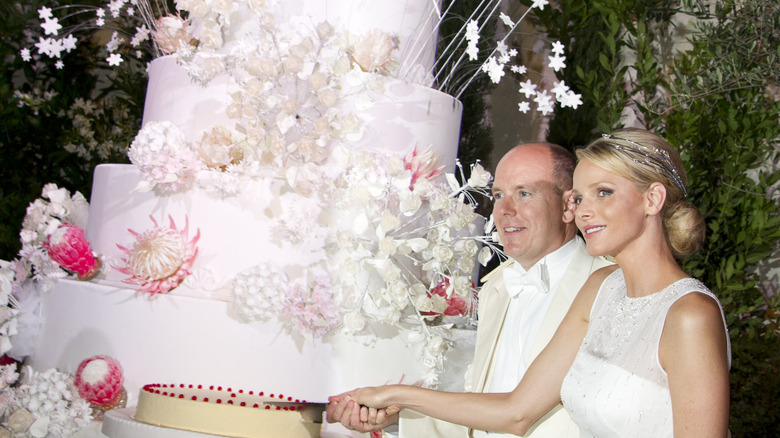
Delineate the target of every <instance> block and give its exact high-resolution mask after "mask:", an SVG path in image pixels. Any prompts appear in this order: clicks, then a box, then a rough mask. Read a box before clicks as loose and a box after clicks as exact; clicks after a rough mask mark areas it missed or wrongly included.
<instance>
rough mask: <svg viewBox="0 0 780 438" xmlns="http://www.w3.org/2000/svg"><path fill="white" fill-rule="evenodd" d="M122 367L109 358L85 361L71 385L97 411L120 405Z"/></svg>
mask: <svg viewBox="0 0 780 438" xmlns="http://www.w3.org/2000/svg"><path fill="white" fill-rule="evenodd" d="M123 383H124V376H123V373H122V366H121V365H120V364H119V362H117V361H116V360H115V359H114V358H112V357H109V356H94V357H91V358H89V359H85V360H83V361H82V362H81V364H79V367H78V369H76V375H75V378H74V380H73V384H74V385H75V386H76V389H78V391H79V395H80V396H81V397H82V398H83V399H84V400H86V401H88V402H89V403H90V404H91V405H92V406H93V407H95V408H97V409H99V410H103V411H105V410H109V409H113V408H115V407H117V406H119V405H120V403H121V402H122V401H123V400H122V396H123V395H124V388H123V386H122V385H123Z"/></svg>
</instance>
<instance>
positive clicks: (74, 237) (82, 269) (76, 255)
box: [43, 222, 101, 280]
mask: <svg viewBox="0 0 780 438" xmlns="http://www.w3.org/2000/svg"><path fill="white" fill-rule="evenodd" d="M43 246H44V248H46V251H47V252H48V254H49V257H51V259H52V260H54V261H55V262H57V264H59V265H60V266H62V267H63V268H65V269H67V270H68V271H71V272H74V273H75V274H76V275H77V276H78V278H79V279H80V280H89V279H91V278H92V277H94V276H95V275H97V273H98V272H100V266H101V263H100V259H98V258H97V257H95V256H94V254H92V248H90V246H89V242H88V241H87V238H86V237H85V236H84V230H82V229H81V228H79V227H77V226H75V225H71V224H69V223H67V222H65V223H63V224H62V225H60V226H59V227H58V228H57V230H55V231H54V232H53V233H51V234H50V235H49V239H48V241H46V242H44V243H43Z"/></svg>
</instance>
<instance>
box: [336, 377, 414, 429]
mask: <svg viewBox="0 0 780 438" xmlns="http://www.w3.org/2000/svg"><path fill="white" fill-rule="evenodd" d="M383 392H384V391H383V390H382V388H381V387H380V388H362V389H356V390H352V391H349V392H346V393H344V394H339V395H335V396H332V397H329V398H328V401H329V402H330V404H329V405H328V408H327V410H326V413H327V421H328V422H329V423H335V422H339V423H341V424H342V425H343V426H344V427H346V428H348V429H351V430H356V431H359V432H373V431H376V430H380V429H383V428H385V427H387V426H389V425H391V424H397V423H398V415H397V414H398V411H400V409H399V408H398V407H397V406H395V407H392V408H391V409H390V412H388V410H387V409H383V408H381V407H380V408H377V406H382V405H383V401H382V400H383V398H382V397H383V396H382V394H383ZM361 401H362V402H361Z"/></svg>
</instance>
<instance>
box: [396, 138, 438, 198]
mask: <svg viewBox="0 0 780 438" xmlns="http://www.w3.org/2000/svg"><path fill="white" fill-rule="evenodd" d="M404 169H405V170H410V171H411V172H412V181H411V182H410V183H409V189H410V190H411V189H413V188H414V183H415V182H417V180H418V179H420V178H425V179H427V180H432V179H434V178H436V177H437V176H439V175H441V174H442V173H443V172H444V166H439V154H438V153H436V151H434V150H432V149H431V148H430V147H429V148H428V149H427V150H426V151H425V152H424V153H422V154H418V153H417V146H415V147H414V149H413V150H412V151H410V152H409V153H408V154H406V156H405V157H404Z"/></svg>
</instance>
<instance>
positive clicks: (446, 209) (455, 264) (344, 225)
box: [230, 150, 504, 384]
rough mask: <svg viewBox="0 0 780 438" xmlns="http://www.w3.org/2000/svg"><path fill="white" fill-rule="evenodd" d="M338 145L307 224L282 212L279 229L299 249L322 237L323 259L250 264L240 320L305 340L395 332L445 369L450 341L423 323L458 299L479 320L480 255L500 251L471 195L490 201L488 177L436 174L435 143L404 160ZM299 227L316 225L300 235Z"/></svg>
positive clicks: (238, 298)
mask: <svg viewBox="0 0 780 438" xmlns="http://www.w3.org/2000/svg"><path fill="white" fill-rule="evenodd" d="M340 152H341V153H343V154H345V155H349V156H350V159H348V160H346V162H345V163H346V164H345V165H344V167H343V168H342V169H341V170H340V171H339V172H334V175H335V176H331V177H330V178H329V179H325V180H322V181H320V182H319V183H318V184H317V185H316V187H315V188H314V190H312V193H313V196H314V200H315V201H316V202H315V203H314V205H315V206H314V207H309V208H312V209H313V210H312V211H311V212H309V213H308V214H309V216H308V220H306V219H303V217H302V216H293V217H292V218H289V217H287V216H288V214H287V213H285V214H284V215H282V216H283V217H284V218H286V219H288V220H283V219H282V217H280V218H279V219H278V220H277V222H276V225H275V231H274V235H277V236H283V238H285V239H287V240H288V241H290V242H291V243H293V244H294V243H296V242H298V241H299V240H300V238H301V237H296V236H300V235H301V234H302V235H303V236H306V238H313V237H312V236H314V235H318V234H320V233H324V239H325V242H326V244H325V255H324V257H322V259H321V260H320V261H317V262H314V263H313V264H311V265H306V266H298V265H295V266H289V265H287V266H277V265H274V264H272V263H268V264H263V265H259V266H255V267H253V268H250V269H247V270H245V271H244V272H242V273H241V274H240V275H239V276H238V277H236V278H235V279H234V281H233V283H232V285H231V287H230V289H231V290H232V291H233V294H234V295H233V301H232V307H233V310H234V312H235V313H236V314H237V315H238V316H239V317H240V318H241V319H242V320H244V321H247V322H251V321H276V322H277V323H279V324H281V325H282V326H283V327H285V328H286V329H287V331H288V332H289V333H291V334H292V335H293V336H300V337H302V338H304V339H308V340H316V339H318V338H321V339H326V338H327V336H328V335H330V334H334V333H345V334H351V335H354V336H365V335H369V336H370V335H373V334H375V333H376V331H377V330H379V329H380V327H381V326H390V327H396V328H400V329H401V333H402V336H404V337H405V338H406V339H407V341H408V342H409V343H410V344H411V345H416V346H417V347H419V348H420V350H419V353H420V357H421V358H422V359H423V360H424V362H425V363H426V365H428V366H430V367H431V368H432V370H439V371H440V370H441V369H442V367H443V361H444V353H445V352H446V351H447V348H448V347H449V341H448V340H447V339H445V338H444V337H442V335H441V333H436V332H432V331H431V330H430V329H429V327H428V326H427V323H429V322H430V321H431V320H432V319H433V317H434V316H435V315H439V314H444V313H445V311H446V310H447V309H448V308H449V307H450V304H451V303H453V302H458V303H460V305H461V308H462V309H464V310H465V314H463V315H462V316H463V317H464V318H466V319H467V318H469V317H473V316H474V314H473V313H472V312H474V311H475V310H476V309H475V291H476V285H475V284H474V274H475V272H476V261H477V260H479V261H480V262H482V263H487V261H488V260H489V259H490V258H491V257H493V256H494V255H496V254H499V256H501V257H504V256H503V254H502V253H501V251H500V250H499V249H498V248H497V246H496V244H495V242H494V241H493V239H492V236H486V235H485V233H486V232H488V233H489V231H490V230H487V231H485V230H483V229H481V228H480V229H477V227H478V223H479V222H480V221H479V220H478V215H477V214H476V213H475V208H476V205H477V199H476V198H475V196H477V195H479V196H488V185H489V183H490V180H491V175H490V173H489V172H487V171H485V170H484V169H483V168H482V166H480V165H479V164H476V165H473V166H472V167H471V169H470V178H468V179H466V178H465V177H464V176H463V173H464V172H463V171H462V170H461V180H464V179H465V181H464V182H463V183H460V182H459V180H458V178H456V177H455V175H453V174H447V175H446V176H445V177H444V178H443V179H440V180H436V179H435V178H436V177H437V176H439V174H440V173H441V169H440V168H439V165H438V157H437V156H436V154H435V153H434V152H432V151H430V150H426V151H424V152H422V153H419V152H418V151H417V150H414V151H413V152H411V153H410V154H408V155H407V157H406V158H405V159H404V158H402V157H398V156H387V155H383V154H379V153H368V152H353V153H352V154H351V155H350V154H349V153H348V152H347V151H345V150H342V151H340ZM308 204H311V203H308ZM317 218H319V219H317ZM301 224H307V225H308V226H309V228H307V229H306V230H304V231H301V226H302V225H301ZM487 226H489V227H492V223H491V222H489V223H488V225H487ZM299 233H300V234H299ZM285 236H286V237H285ZM320 236H321V237H323V235H321V234H320ZM288 272H289V274H288ZM435 375H436V373H435V372H432V373H431V375H430V376H429V378H430V381H428V382H427V383H428V384H432V383H434V382H435Z"/></svg>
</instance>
